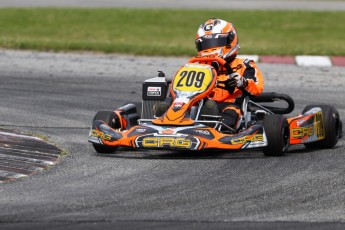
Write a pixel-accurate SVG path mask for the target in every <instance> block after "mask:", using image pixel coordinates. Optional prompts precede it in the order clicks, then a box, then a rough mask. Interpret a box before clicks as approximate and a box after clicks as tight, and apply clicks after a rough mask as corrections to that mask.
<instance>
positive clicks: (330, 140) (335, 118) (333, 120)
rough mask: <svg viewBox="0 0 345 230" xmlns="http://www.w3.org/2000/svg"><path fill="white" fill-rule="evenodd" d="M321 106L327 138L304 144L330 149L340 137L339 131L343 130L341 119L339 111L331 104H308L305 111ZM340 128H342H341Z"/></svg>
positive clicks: (309, 146)
mask: <svg viewBox="0 0 345 230" xmlns="http://www.w3.org/2000/svg"><path fill="white" fill-rule="evenodd" d="M315 107H320V108H321V109H322V115H323V121H324V129H325V138H324V139H322V140H320V141H316V142H311V143H306V144H304V145H305V147H307V148H312V149H314V148H321V149H330V148H333V147H334V146H335V145H336V144H337V143H338V139H339V132H341V125H342V124H340V122H341V121H340V119H339V113H338V111H337V110H336V109H335V108H334V107H333V106H330V105H308V106H306V107H305V108H304V109H303V112H302V114H303V113H305V112H307V111H308V110H310V109H312V108H315ZM339 129H340V130H339Z"/></svg>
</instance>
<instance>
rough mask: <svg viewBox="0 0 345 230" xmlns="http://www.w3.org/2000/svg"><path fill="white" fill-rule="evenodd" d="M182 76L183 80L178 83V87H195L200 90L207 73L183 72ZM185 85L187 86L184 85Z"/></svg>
mask: <svg viewBox="0 0 345 230" xmlns="http://www.w3.org/2000/svg"><path fill="white" fill-rule="evenodd" d="M180 76H181V79H180V80H179V81H178V82H177V85H176V86H177V87H183V86H187V87H190V86H193V85H194V87H195V88H200V87H201V86H202V83H203V81H204V78H205V73H204V72H196V71H194V70H192V71H182V72H181V74H180ZM184 79H185V80H184ZM183 83H184V84H185V85H183Z"/></svg>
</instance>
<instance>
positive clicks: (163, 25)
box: [0, 9, 345, 56]
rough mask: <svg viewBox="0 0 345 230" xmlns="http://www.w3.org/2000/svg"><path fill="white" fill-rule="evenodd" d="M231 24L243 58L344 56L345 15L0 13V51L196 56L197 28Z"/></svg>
mask: <svg viewBox="0 0 345 230" xmlns="http://www.w3.org/2000/svg"><path fill="white" fill-rule="evenodd" d="M210 17H218V18H222V19H224V20H228V21H232V22H233V23H234V25H235V27H236V29H237V32H238V34H239V42H240V45H241V51H240V53H242V54H260V55H265V54H274V55H296V54H306V55H307V54H308V55H345V42H344V41H345V36H344V32H345V23H343V21H344V19H345V18H344V12H312V11H306V12H302V11H240V10H236V11H234V10H232V11H229V10H171V9H0V47H3V48H14V49H35V50H53V51H61V50H63V51H69V50H77V51H101V52H105V53H128V54H138V55H163V56H180V55H187V56H193V55H195V54H196V51H195V46H194V38H195V33H196V31H197V28H198V26H199V25H200V24H201V23H202V22H204V21H206V20H207V19H208V18H210Z"/></svg>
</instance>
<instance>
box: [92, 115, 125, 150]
mask: <svg viewBox="0 0 345 230" xmlns="http://www.w3.org/2000/svg"><path fill="white" fill-rule="evenodd" d="M116 118H117V115H116V113H115V112H113V111H99V112H98V113H97V114H96V115H95V117H94V118H93V121H96V120H101V121H103V122H104V123H106V124H107V125H109V126H110V127H111V128H113V129H115V128H117V126H119V125H118V122H119V121H118V119H116ZM92 145H93V147H94V149H95V150H96V152H98V153H114V152H115V151H116V149H117V147H112V146H106V145H100V144H94V143H93V144H92Z"/></svg>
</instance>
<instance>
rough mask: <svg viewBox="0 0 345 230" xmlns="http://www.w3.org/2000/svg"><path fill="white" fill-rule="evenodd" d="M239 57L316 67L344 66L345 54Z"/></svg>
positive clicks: (241, 56)
mask: <svg viewBox="0 0 345 230" xmlns="http://www.w3.org/2000/svg"><path fill="white" fill-rule="evenodd" d="M238 57H239V58H247V59H251V60H253V61H255V62H260V63H272V64H295V65H298V66H316V67H331V66H344V67H345V56H334V57H329V56H310V55H298V56H272V55H267V56H265V55H263V56H259V55H238Z"/></svg>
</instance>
